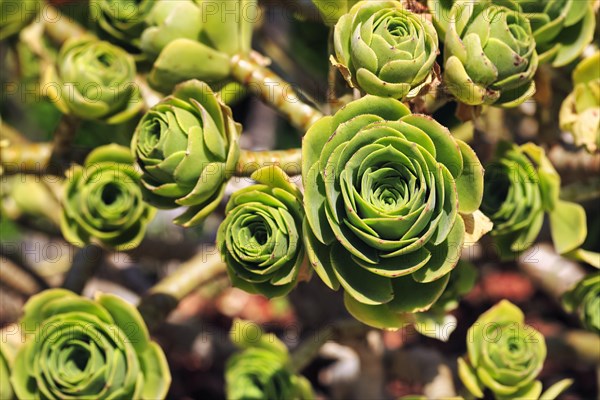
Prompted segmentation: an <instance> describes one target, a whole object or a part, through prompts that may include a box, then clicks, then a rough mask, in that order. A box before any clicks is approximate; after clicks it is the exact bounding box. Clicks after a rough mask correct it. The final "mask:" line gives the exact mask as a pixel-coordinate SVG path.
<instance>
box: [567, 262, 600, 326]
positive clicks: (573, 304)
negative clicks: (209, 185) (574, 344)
mask: <svg viewBox="0 0 600 400" xmlns="http://www.w3.org/2000/svg"><path fill="white" fill-rule="evenodd" d="M562 300H563V305H564V307H565V309H566V310H567V311H568V312H575V313H577V315H578V316H579V319H580V320H581V323H582V324H583V326H584V327H585V328H586V329H587V330H589V331H592V332H595V333H598V334H600V272H596V273H593V274H589V275H588V276H586V277H585V278H584V279H582V280H581V281H579V282H578V283H577V284H576V285H575V287H574V288H573V289H571V290H570V291H568V292H567V293H565V294H564V296H563V299H562Z"/></svg>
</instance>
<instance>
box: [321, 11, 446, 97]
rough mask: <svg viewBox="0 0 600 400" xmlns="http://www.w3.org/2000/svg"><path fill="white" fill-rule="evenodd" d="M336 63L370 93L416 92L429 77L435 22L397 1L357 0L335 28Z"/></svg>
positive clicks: (405, 94) (435, 52) (395, 94)
mask: <svg viewBox="0 0 600 400" xmlns="http://www.w3.org/2000/svg"><path fill="white" fill-rule="evenodd" d="M334 45H335V58H332V62H333V63H334V65H335V66H336V67H337V68H338V69H339V70H340V71H341V73H342V75H343V76H344V78H345V79H346V80H347V81H348V83H349V84H350V86H352V87H355V88H359V89H360V90H362V91H363V92H366V93H368V94H372V95H376V96H382V97H393V98H396V99H404V98H406V97H414V96H416V95H417V94H418V93H419V90H420V89H421V88H422V87H423V86H424V85H425V84H426V83H427V82H428V81H431V73H432V71H433V66H434V63H435V59H436V57H437V55H438V37H437V33H436V31H435V28H434V27H433V25H432V24H431V23H430V22H429V21H427V20H426V19H425V18H424V17H423V16H422V15H417V14H413V13H412V12H410V11H408V10H407V9H406V8H404V6H403V4H402V3H401V2H398V1H361V2H359V3H357V4H356V5H355V6H354V7H352V9H351V10H350V12H349V13H348V14H346V15H344V16H342V17H341V18H340V20H339V21H338V23H337V24H336V25H335V31H334Z"/></svg>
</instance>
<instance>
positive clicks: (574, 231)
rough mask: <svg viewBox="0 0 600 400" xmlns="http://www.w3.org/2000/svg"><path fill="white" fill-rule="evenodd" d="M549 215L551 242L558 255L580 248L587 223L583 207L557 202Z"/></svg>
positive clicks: (585, 233)
mask: <svg viewBox="0 0 600 400" xmlns="http://www.w3.org/2000/svg"><path fill="white" fill-rule="evenodd" d="M549 215H550V233H551V234H552V242H553V243H554V248H555V249H556V251H557V252H558V253H559V254H564V253H567V252H569V251H572V250H575V249H576V248H577V247H579V246H581V244H582V243H583V242H584V241H585V238H586V236H587V222H586V217H585V210H584V208H583V207H581V206H580V205H579V204H575V203H571V202H568V201H563V200H559V201H558V202H557V203H556V206H555V207H554V209H553V210H552V211H550V213H549Z"/></svg>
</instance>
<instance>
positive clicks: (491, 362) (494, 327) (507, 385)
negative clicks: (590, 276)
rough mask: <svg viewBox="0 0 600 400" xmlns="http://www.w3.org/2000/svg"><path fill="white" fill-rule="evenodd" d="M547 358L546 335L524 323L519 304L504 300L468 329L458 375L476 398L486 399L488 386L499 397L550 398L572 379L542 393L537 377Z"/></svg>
mask: <svg viewBox="0 0 600 400" xmlns="http://www.w3.org/2000/svg"><path fill="white" fill-rule="evenodd" d="M545 359H546V341H545V339H544V336H542V334H541V333H540V332H538V331H537V330H535V329H534V328H532V327H531V326H529V325H526V324H525V316H524V315H523V312H522V311H521V310H520V309H519V308H518V307H517V306H515V305H514V304H512V303H511V302H509V301H507V300H502V301H501V302H500V303H498V304H497V305H495V306H494V307H492V308H491V309H489V310H488V311H486V312H485V313H483V314H482V315H481V316H480V317H479V318H478V319H477V321H476V322H475V324H473V326H472V327H471V328H469V330H468V332H467V357H465V358H459V359H458V376H459V377H460V380H461V381H462V383H463V384H464V385H465V387H466V389H467V390H468V391H469V392H470V393H471V394H472V395H473V396H475V397H476V398H483V397H484V394H485V393H484V391H485V390H486V389H487V390H489V391H491V392H492V393H493V394H494V397H495V398H496V399H538V398H539V399H548V400H550V399H553V398H555V397H556V396H557V395H558V394H559V393H560V392H561V391H562V390H564V389H565V388H566V387H568V386H569V385H570V384H571V381H570V380H564V381H561V382H558V383H557V384H555V385H554V386H553V387H551V388H549V389H548V390H547V391H546V393H544V395H542V383H541V382H540V381H539V380H536V379H537V377H538V375H539V373H540V371H541V370H542V367H543V366H544V361H545ZM540 395H541V397H540Z"/></svg>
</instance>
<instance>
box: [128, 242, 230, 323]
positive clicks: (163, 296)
mask: <svg viewBox="0 0 600 400" xmlns="http://www.w3.org/2000/svg"><path fill="white" fill-rule="evenodd" d="M226 268H227V267H226V264H225V263H224V262H223V261H222V260H221V255H220V253H219V252H218V251H216V250H215V249H210V250H209V251H203V252H200V253H198V254H197V255H196V256H194V257H193V258H192V259H190V260H188V261H186V262H185V263H183V264H181V266H180V267H179V269H178V270H177V271H175V272H174V273H172V274H170V275H169V276H167V277H165V278H164V279H163V280H161V281H160V282H158V283H157V284H156V285H155V286H153V287H152V288H151V289H150V290H148V292H147V293H146V295H145V296H144V297H143V298H142V300H141V301H140V304H139V306H138V309H139V310H140V313H141V314H142V316H143V318H144V320H145V321H146V324H147V325H148V329H150V330H154V329H156V328H157V327H158V326H159V325H160V324H161V323H162V322H163V321H164V320H165V318H166V317H167V316H168V315H169V313H170V312H171V311H173V310H174V309H175V308H176V307H177V304H178V303H179V301H180V300H181V299H183V298H184V297H185V296H187V295H188V294H190V293H192V292H193V291H194V290H196V289H197V288H198V287H200V286H202V285H204V284H206V283H208V282H211V281H213V280H214V279H217V278H219V277H221V276H223V275H225V273H226Z"/></svg>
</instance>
